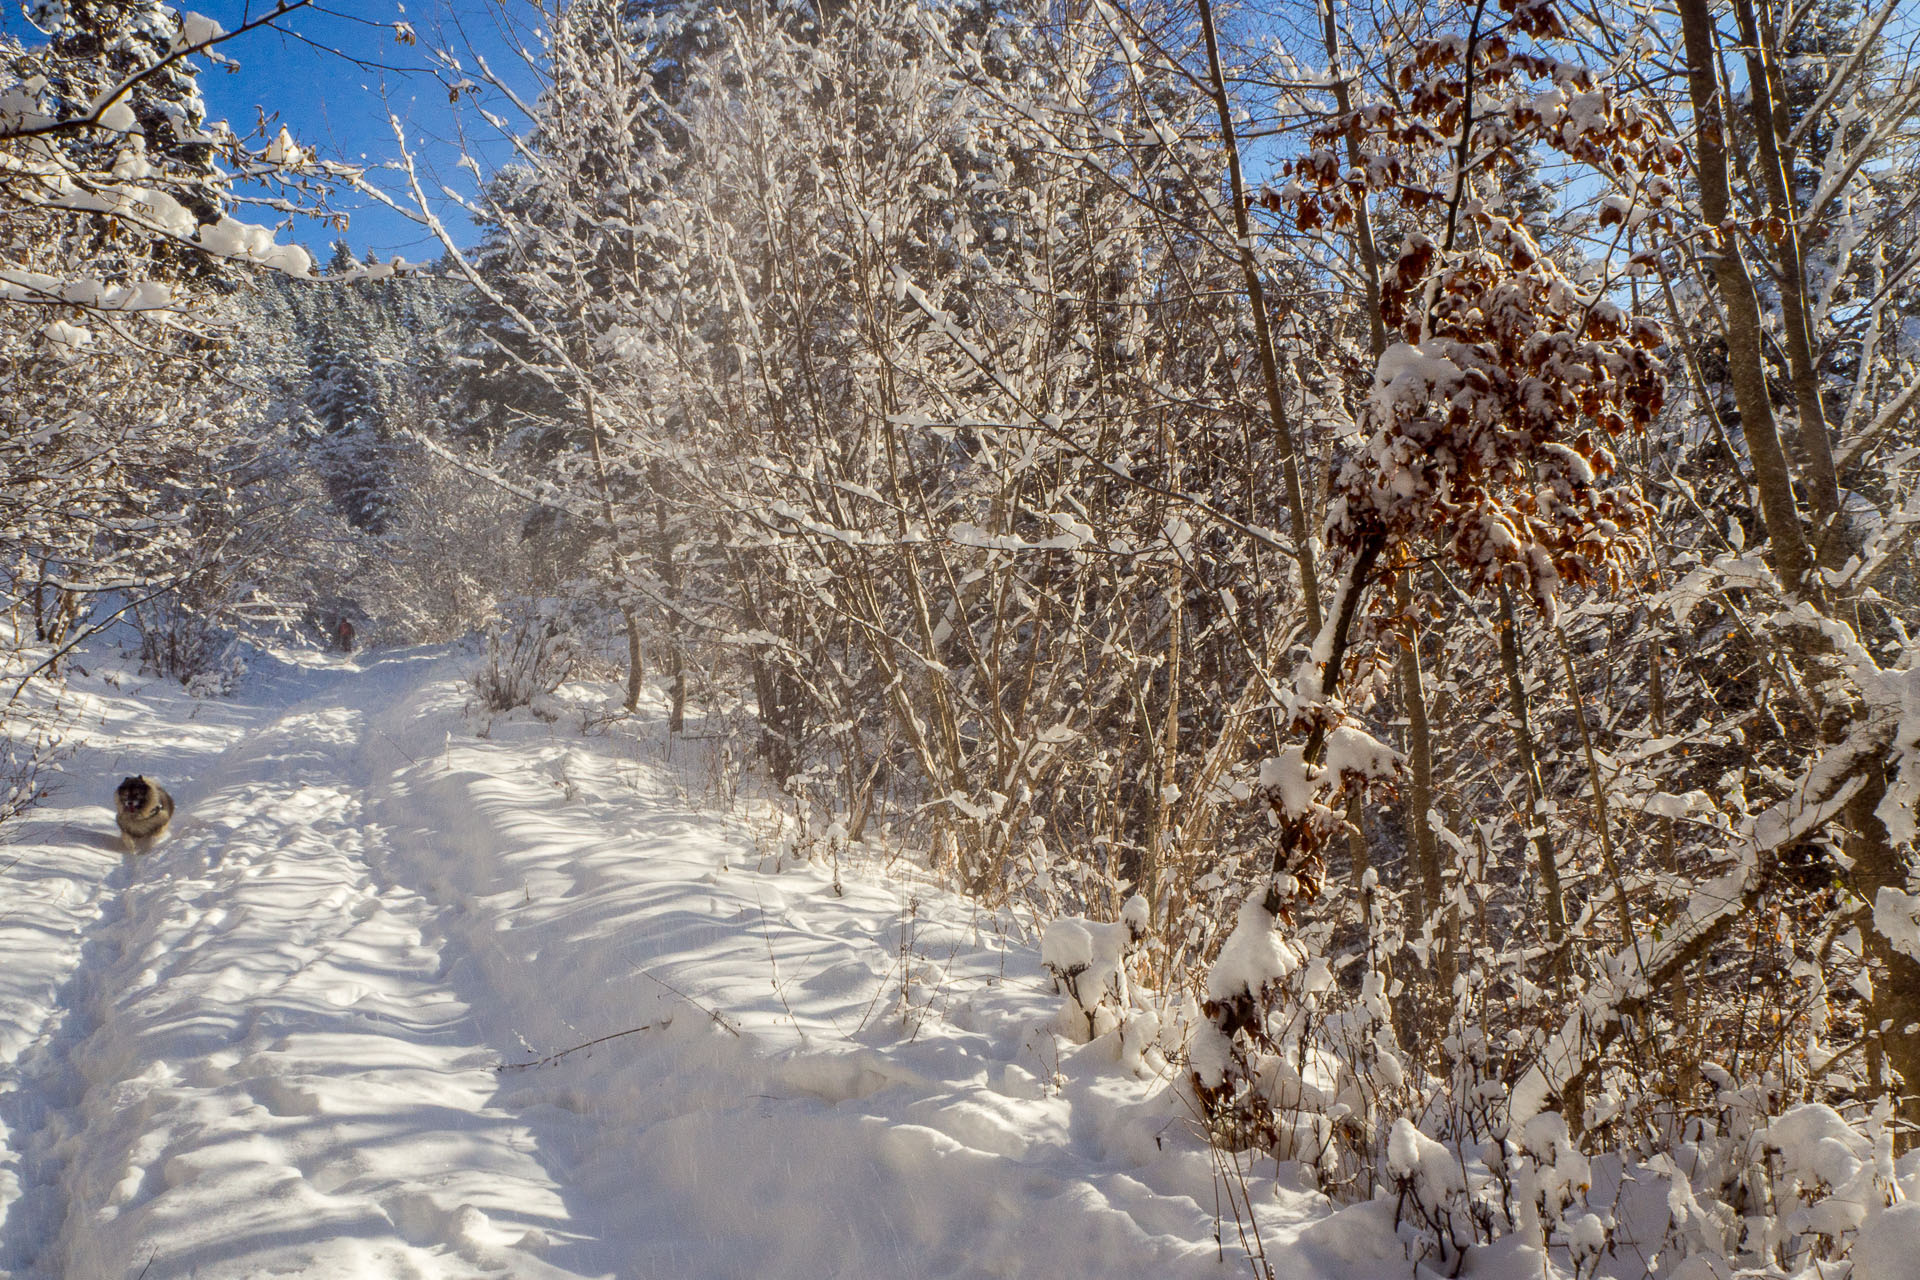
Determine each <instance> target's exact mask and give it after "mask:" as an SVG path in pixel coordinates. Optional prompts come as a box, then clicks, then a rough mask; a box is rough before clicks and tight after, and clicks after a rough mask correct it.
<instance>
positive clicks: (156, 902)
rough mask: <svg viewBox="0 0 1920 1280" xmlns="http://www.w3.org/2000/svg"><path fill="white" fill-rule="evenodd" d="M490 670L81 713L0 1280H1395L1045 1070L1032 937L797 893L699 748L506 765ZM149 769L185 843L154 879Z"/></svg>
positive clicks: (263, 688)
mask: <svg viewBox="0 0 1920 1280" xmlns="http://www.w3.org/2000/svg"><path fill="white" fill-rule="evenodd" d="M469 664H470V659H463V658H462V657H461V656H459V655H458V654H457V653H453V652H450V651H447V650H412V651H400V652H391V653H380V654H373V655H368V656H366V657H364V658H362V659H361V660H359V661H357V662H355V661H340V660H326V659H319V658H315V657H312V656H304V655H286V656H285V659H284V661H282V662H281V663H280V664H279V665H271V664H259V665H257V666H256V668H255V671H254V673H253V674H252V675H251V676H249V677H248V680H247V683H246V685H245V686H244V687H243V688H242V690H241V691H240V693H239V694H238V695H237V696H236V697H235V698H233V699H225V700H196V699H193V698H189V697H187V696H185V695H184V694H182V693H180V692H179V691H178V686H177V685H172V684H170V683H169V682H163V681H153V682H145V681H138V680H135V679H133V678H131V677H128V678H125V679H122V678H121V677H119V676H117V675H115V676H112V677H110V678H102V676H101V674H100V669H96V670H95V672H94V673H93V674H90V675H88V676H85V677H80V676H76V677H75V679H74V683H73V691H74V693H75V695H76V696H79V697H81V698H83V699H84V703H85V711H86V717H85V720H86V723H87V724H88V725H89V726H90V729H89V734H88V741H87V744H86V746H85V747H84V749H82V750H81V751H80V752H79V753H78V754H76V755H75V756H73V757H72V758H70V759H69V760H68V761H66V762H65V764H64V766H63V768H62V770H61V773H62V776H61V778H60V779H59V781H58V786H59V789H58V791H57V794H56V795H55V797H54V798H53V799H52V801H51V802H49V803H48V804H46V805H44V806H43V807H41V808H40V809H38V810H37V811H36V812H35V813H34V814H33V816H32V817H31V819H30V820H29V821H28V822H27V823H25V824H24V825H23V827H22V828H21V829H20V831H19V832H18V837H19V839H18V841H17V844H16V846H15V847H13V848H12V849H10V850H9V851H8V855H7V856H8V858H14V857H16V856H17V861H16V862H14V863H13V865H11V866H10V867H9V868H8V870H7V872H6V874H7V879H8V883H7V896H6V898H5V909H4V912H0V954H4V955H5V956H6V964H5V966H4V968H0V1137H3V1138H4V1143H3V1144H0V1221H3V1222H4V1229H3V1233H0V1275H6V1276H11V1277H16V1278H18V1280H27V1278H28V1277H33V1278H35V1280H50V1278H52V1277H59V1276H68V1277H90V1278H91V1277H120V1276H136V1275H139V1276H145V1277H147V1278H148V1280H164V1278H166V1277H185V1276H196V1277H202V1278H211V1277H255V1276H263V1275H290V1276H301V1277H312V1278H316V1280H317V1278H320V1277H343V1276H367V1277H373V1276H429V1277H440V1276H466V1275H480V1274H494V1275H501V1274H504V1275H511V1276H526V1277H548V1276H574V1275H581V1276H623V1277H655V1276H657V1277H682V1276H684V1277H708V1276H711V1277H723V1276H725V1277H733V1276H742V1277H744V1276H785V1277H796V1278H799V1277H816V1276H817V1277H826V1276H847V1277H888V1278H889V1280H891V1278H894V1277H920V1276H927V1277H933V1276H953V1277H960V1276H1044V1277H1049V1278H1050V1280H1064V1278H1065V1277H1073V1276H1118V1275H1153V1276H1229V1275H1246V1274H1250V1272H1251V1264H1250V1262H1249V1258H1248V1246H1249V1245H1253V1235H1252V1233H1251V1232H1250V1231H1247V1232H1246V1233H1245V1234H1244V1236H1243V1227H1242V1226H1241V1225H1239V1224H1237V1223H1236V1221H1235V1218H1234V1216H1233V1214H1232V1212H1231V1210H1230V1209H1229V1208H1227V1207H1226V1206H1227V1205H1228V1204H1229V1202H1230V1200H1232V1199H1239V1198H1241V1197H1243V1196H1246V1195H1251V1197H1252V1199H1253V1201H1254V1203H1255V1204H1256V1205H1257V1206H1258V1225H1259V1233H1258V1235H1259V1239H1260V1240H1261V1241H1263V1242H1264V1248H1265V1250H1266V1251H1267V1253H1268V1254H1269V1255H1270V1256H1271V1257H1272V1258H1273V1259H1274V1260H1275V1262H1276V1266H1277V1269H1278V1271H1279V1273H1280V1274H1282V1275H1286V1276H1294V1277H1312V1276H1320V1275H1325V1276H1364V1275H1381V1276H1404V1275H1405V1274H1407V1263H1406V1262H1405V1261H1404V1257H1405V1255H1404V1252H1403V1251H1402V1249H1401V1248H1400V1246H1399V1245H1398V1244H1397V1243H1396V1241H1395V1240H1394V1238H1393V1236H1392V1231H1391V1226H1390V1225H1389V1224H1390V1221H1391V1219H1390V1216H1387V1215H1385V1214H1383V1213H1381V1212H1377V1210H1383V1209H1386V1208H1388V1207H1389V1206H1387V1205H1385V1204H1379V1205H1374V1206H1362V1207H1360V1208H1358V1209H1349V1210H1347V1211H1346V1212H1345V1213H1344V1214H1342V1215H1340V1216H1339V1217H1338V1218H1332V1219H1330V1218H1329V1217H1328V1213H1329V1206H1328V1205H1327V1202H1326V1201H1325V1200H1324V1199H1323V1198H1321V1197H1320V1196H1318V1195H1317V1194H1313V1193H1310V1192H1306V1191H1300V1190H1293V1189H1290V1188H1291V1187H1292V1186H1293V1185H1294V1180H1293V1179H1291V1178H1290V1177H1289V1178H1286V1179H1285V1181H1286V1186H1285V1187H1281V1186H1276V1185H1275V1184H1274V1183H1273V1182H1272V1181H1271V1175H1273V1174H1274V1173H1275V1172H1276V1166H1275V1165H1274V1164H1273V1162H1272V1161H1270V1160H1264V1161H1262V1162H1261V1165H1260V1169H1259V1174H1260V1177H1258V1178H1257V1179H1256V1180H1254V1181H1253V1182H1252V1183H1251V1184H1248V1183H1245V1182H1242V1181H1241V1180H1240V1179H1238V1178H1233V1179H1226V1178H1223V1177H1222V1165H1221V1164H1220V1161H1221V1160H1222V1159H1223V1157H1219V1156H1217V1155H1215V1154H1213V1153H1210V1152H1209V1149H1208V1148H1207V1147H1206V1146H1205V1145H1204V1144H1203V1143H1202V1142H1201V1141H1200V1140H1199V1138H1198V1137H1197V1136H1196V1133H1195V1130H1194V1126H1193V1124H1192V1123H1191V1119H1190V1116H1189V1114H1188V1112H1187V1109H1186V1107H1185V1106H1184V1105H1183V1104H1182V1103H1181V1102H1180V1101H1179V1100H1178V1097H1177V1095H1176V1093H1175V1092H1174V1091H1171V1090H1169V1089H1167V1088H1165V1087H1164V1086H1163V1084H1162V1083H1161V1082H1160V1081H1158V1080H1156V1079H1153V1078H1151V1077H1149V1078H1140V1077H1138V1076H1136V1074H1135V1073H1134V1072H1133V1071H1132V1070H1129V1069H1127V1068H1126V1067H1124V1066H1123V1065H1122V1064H1121V1062H1120V1061H1119V1055H1118V1053H1117V1050H1116V1046H1115V1040H1114V1037H1111V1036H1110V1037H1107V1038H1105V1039H1103V1040H1100V1041H1096V1042H1094V1043H1093V1044H1091V1045H1087V1046H1075V1045H1073V1044H1072V1043H1071V1041H1070V1040H1068V1039H1066V1038H1064V1037H1062V1036H1060V1035H1058V1034H1056V1028H1057V1021H1056V1020H1057V1018H1058V1015H1059V1010H1060V1007H1061V999H1060V997H1059V996H1057V995H1055V994H1054V992H1053V990H1052V984H1051V982H1050V980H1049V979H1048V977H1047V976H1046V974H1045V973H1044V971H1043V970H1042V969H1041V968H1040V965H1039V948H1038V942H1037V939H1035V938H1034V937H1033V936H1031V934H1030V932H1028V931H1026V930H1023V929H1022V928H1021V927H1020V926H1019V925H1018V924H1017V922H1015V921H1013V920H1012V919H1010V918H1005V917H996V916H994V915H992V914H990V913H988V912H987V911H985V910H984V909H982V908H981V907H979V906H978V905H976V904H973V903H971V902H969V901H966V900H964V899H961V898H959V897H956V896H953V895H951V894H948V893H946V892H943V891H942V890H940V889H939V888H938V887H936V886H935V885H933V884H931V883H929V882H928V881H927V880H926V878H925V876H924V874H923V873H917V872H912V871H910V870H909V869H907V868H905V867H904V865H903V864H897V865H896V866H895V867H894V868H893V869H892V871H890V872H889V871H888V870H886V869H885V868H882V867H879V866H875V865H868V864H866V863H858V864H856V863H855V862H853V861H852V860H849V861H848V863H847V865H845V866H844V867H843V868H842V871H841V874H840V883H839V885H838V886H836V884H835V874H834V871H833V869H832V868H831V867H830V866H823V865H814V864H812V863H808V862H804V861H802V862H799V863H795V862H793V861H792V860H791V858H790V857H789V858H781V857H778V856H777V848H778V845H777V842H776V841H774V840H772V839H771V838H770V834H769V832H768V830H767V829H766V828H765V827H764V825H763V826H762V827H760V828H756V827H755V826H754V825H752V824H750V823H748V822H746V821H744V820H741V819H734V818H729V817H724V816H716V814H715V813H713V812H710V811H709V809H708V807H706V806H707V805H708V803H709V801H710V797H709V796H707V795H704V794H703V786H702V781H701V774H702V763H701V758H700V757H699V756H698V755H697V754H696V749H697V747H698V745H699V744H697V743H692V742H684V741H683V742H679V743H676V745H675V746H674V748H673V753H674V758H673V759H671V760H668V759H666V758H664V757H665V754H666V753H665V752H664V750H663V747H664V741H665V735H664V732H652V731H649V730H648V729H646V728H645V727H643V728H642V729H641V730H640V731H639V733H638V734H637V736H636V734H635V733H634V732H633V731H630V730H628V731H621V730H616V731H614V732H612V733H601V734H599V735H597V736H595V735H584V734H582V733H581V732H580V731H579V728H578V725H579V717H578V715H573V716H569V717H563V719H562V721H561V722H560V723H559V724H557V725H553V726H550V725H548V724H546V723H543V722H540V721H537V720H533V719H520V720H502V721H500V722H497V723H495V724H494V725H493V726H492V727H491V731H490V734H489V736H488V737H486V738H480V737H476V736H474V734H473V733H472V732H471V731H470V727H469V725H468V724H467V723H466V721H465V720H464V718H463V716H462V702H463V697H464V689H463V687H462V685H461V684H460V681H459V677H460V676H461V675H462V674H463V673H464V671H465V669H466V666H467V665H469ZM568 692H575V691H574V690H569V691H568ZM579 696H580V697H581V698H583V699H588V700H595V699H597V698H598V697H599V696H600V695H599V694H598V692H593V693H589V692H586V691H579ZM569 722H571V727H569ZM130 772H147V773H150V774H152V775H154V776H155V777H156V778H158V779H160V780H162V781H163V782H165V783H166V784H167V785H168V786H169V787H170V788H172V790H173V793H174V795H175V797H176V798H177V800H178V802H179V805H180V814H179V817H178V818H177V820H176V822H175V825H174V829H173V832H172V833H171V835H170V836H169V837H168V838H166V839H165V840H164V841H163V842H162V843H161V844H160V845H159V846H158V847H157V848H156V849H155V850H154V851H153V852H152V853H150V854H148V855H146V856H144V857H141V858H139V859H137V860H133V861H128V860H123V859H122V857H121V855H120V853H119V850H118V845H117V840H116V838H115V837H114V834H113V828H112V818H111V814H110V810H109V808H108V806H107V803H106V801H107V798H108V795H109V792H110V791H111V788H112V786H113V784H114V783H115V782H117V781H118V779H119V778H120V777H121V776H122V775H124V774H126V773H130ZM596 1040H599V1041H601V1043H599V1044H598V1045H596V1046H595V1047H592V1048H586V1049H578V1050H577V1051H574V1052H571V1053H565V1054H564V1056H559V1055H561V1054H562V1052H563V1051H565V1050H568V1049H571V1048H573V1047H574V1046H579V1045H582V1044H586V1043H588V1042H593V1041H596ZM540 1059H548V1060H547V1061H544V1062H538V1061H536V1060H540ZM526 1063H535V1065H530V1066H522V1065H521V1064H526ZM1290 1168H1291V1167H1290V1166H1281V1167H1280V1170H1279V1171H1280V1172H1281V1173H1283V1175H1284V1174H1285V1173H1286V1172H1287V1171H1288V1170H1289V1169H1290ZM1216 1232H1219V1233H1220V1236H1221V1238H1222V1239H1223V1241H1224V1243H1223V1244H1217V1243H1216ZM1253 1247H1254V1248H1255V1249H1256V1250H1257V1249H1258V1248H1259V1246H1258V1245H1253Z"/></svg>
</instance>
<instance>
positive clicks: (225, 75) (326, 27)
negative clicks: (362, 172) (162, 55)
mask: <svg viewBox="0 0 1920 1280" xmlns="http://www.w3.org/2000/svg"><path fill="white" fill-rule="evenodd" d="M178 7H180V8H183V9H192V10H194V11H196V12H199V13H203V14H205V15H206V16H208V17H210V18H213V19H214V20H216V21H217V22H219V23H220V24H221V26H223V27H225V28H226V29H228V30H232V29H234V28H236V27H238V26H240V25H241V24H242V23H244V22H245V21H246V19H247V16H248V14H249V13H252V14H254V15H257V14H259V13H260V12H261V11H262V8H263V5H262V4H261V3H260V2H259V0H253V3H251V4H248V3H246V0H198V2H197V3H196V2H189V3H186V4H181V5H179V6H178ZM522 15H524V16H522ZM537 19H538V14H537V11H536V10H534V9H533V7H532V6H531V5H529V4H527V3H525V2H524V0H505V2H504V3H494V2H492V0H420V2H418V3H414V4H411V5H409V4H405V3H401V2H399V0H327V2H326V3H323V4H318V5H313V6H310V7H308V8H306V9H302V10H299V11H297V12H295V13H293V14H291V15H289V16H288V17H287V18H285V19H283V20H282V24H281V25H282V26H283V27H284V30H283V31H282V30H269V29H265V28H262V29H257V30H254V31H250V32H248V33H246V34H245V35H242V36H239V37H237V38H236V39H234V40H232V41H229V42H228V43H226V44H225V45H223V46H222V51H223V52H224V53H226V54H227V55H228V56H229V57H231V58H232V59H233V60H234V61H235V62H237V63H238V64H239V67H238V69H237V70H234V71H228V70H225V69H223V68H221V67H217V66H207V65H204V64H203V66H202V70H201V74H200V83H201V87H202V92H203V94H204V95H205V97H206V99H207V106H208V110H209V112H210V113H211V114H212V115H213V116H215V117H224V118H225V119H227V120H229V121H231V122H232V123H233V125H234V127H235V128H236V129H238V130H239V131H240V132H241V133H243V134H245V133H247V132H248V131H249V130H250V129H251V128H252V126H253V125H254V123H255V122H256V120H257V119H258V118H259V117H260V116H261V114H262V113H265V114H266V115H268V116H270V117H272V116H277V117H278V120H279V122H281V123H284V124H285V125H286V126H287V127H288V129H289V130H290V131H291V132H292V134H293V136H294V137H295V138H296V139H297V140H298V141H300V142H301V143H303V144H305V145H307V146H311V147H316V148H318V150H319V152H320V154H321V155H322V156H324V157H327V158H329V159H338V160H346V161H349V162H351V163H355V164H362V165H369V166H374V165H379V164H380V163H382V162H385V161H389V160H391V159H392V158H393V157H394V156H395V154H396V147H395V144H394V139H393V133H392V131H391V129H390V127H389V126H388V123H387V117H388V114H389V113H390V112H391V113H392V114H393V115H395V116H398V117H399V118H400V120H401V121H402V122H403V123H404V124H405V126H406V133H407V141H408V145H409V146H410V147H412V148H414V149H415V150H416V151H417V152H418V154H419V157H420V161H421V166H422V177H423V178H425V179H428V181H427V182H426V183H425V185H426V186H427V188H428V190H430V191H435V190H437V188H438V184H439V183H446V184H447V185H449V186H452V187H454V188H456V189H460V190H468V191H470V190H472V187H473V175H472V174H471V173H468V172H465V171H462V170H461V169H459V168H458V167H457V162H458V160H459V147H458V145H457V142H456V140H457V139H458V137H459V136H460V133H461V128H460V125H461V123H462V119H463V118H464V119H465V120H466V122H467V123H469V124H470V125H478V128H479V132H480V134H481V135H482V136H485V135H488V134H490V133H491V131H490V130H488V129H487V128H486V127H485V126H484V125H479V124H478V121H477V120H475V119H473V111H472V107H471V105H468V106H464V107H462V108H461V109H460V110H459V111H458V112H457V113H456V110H455V108H453V107H452V106H450V104H449V103H448V101H447V90H446V87H445V85H444V84H443V83H442V81H441V79H439V78H436V77H435V76H434V75H433V74H432V71H431V67H430V58H429V49H430V47H436V46H437V47H442V48H451V49H454V50H457V51H459V55H460V57H461V60H462V62H463V64H464V65H465V66H466V67H468V68H469V69H470V68H471V67H472V65H473V58H472V57H471V54H470V53H469V52H468V51H469V50H471V49H476V48H477V49H478V50H480V52H481V53H482V54H483V56H485V57H486V59H487V62H488V64H489V65H490V66H491V67H492V68H493V69H494V70H495V71H496V72H499V73H501V74H503V75H509V76H510V78H511V79H512V80H513V81H514V82H515V83H516V87H518V88H520V89H522V90H523V91H532V86H533V80H534V77H533V76H532V74H531V73H530V72H528V71H527V70H526V69H525V68H524V67H523V66H522V65H520V59H519V57H518V55H517V54H516V53H514V52H513V50H512V47H511V45H510V43H509V40H508V38H507V37H506V36H505V35H504V34H503V29H502V24H503V22H506V23H524V22H527V21H529V20H531V21H537ZM397 22H408V23H411V24H412V25H413V27H414V28H415V30H416V31H417V33H418V36H419V43H418V44H417V45H412V46H408V45H405V44H402V43H400V42H399V41H398V40H396V38H395V33H394V28H393V24H395V23H397ZM0 27H4V30H5V31H6V32H7V33H9V34H11V35H13V36H15V37H17V38H18V39H20V40H21V41H22V42H23V43H25V44H27V45H28V46H29V47H31V46H32V45H34V44H37V43H40V42H41V41H42V40H44V37H42V36H41V35H40V33H39V32H37V31H36V30H34V29H33V27H31V26H30V25H28V23H27V22H26V20H25V19H24V18H23V17H22V16H21V12H20V9H19V7H18V5H17V3H15V2H14V0H6V9H5V14H4V18H0ZM488 105H490V106H492V107H493V108H494V109H495V110H496V111H498V112H499V113H500V114H501V115H503V116H507V117H508V118H509V119H511V118H512V113H511V112H509V111H507V110H506V109H504V108H503V107H502V106H501V105H500V104H498V103H489V104H488ZM504 149H505V148H504V145H503V144H502V143H500V142H498V141H497V140H492V142H491V145H481V146H479V147H478V148H477V156H476V159H477V160H478V162H479V163H480V165H481V167H482V168H483V169H490V168H491V167H492V165H493V164H495V163H497V162H498V161H499V160H500V159H501V158H502V156H503V154H504ZM333 206H334V207H335V208H336V209H338V210H339V211H341V212H344V213H345V214H347V215H348V218H349V219H350V222H349V227H348V230H347V232H346V235H345V239H346V240H347V242H348V243H349V244H351V245H352V246H353V248H354V250H355V251H356V253H359V254H365V253H366V252H367V251H368V250H369V249H371V250H372V251H373V252H374V253H376V254H378V255H379V256H380V257H381V258H382V259H386V258H389V257H392V256H393V255H395V254H399V255H400V256H402V257H405V258H407V259H409V260H412V261H425V260H429V259H432V258H435V257H438V256H439V253H440V248H439V246H438V244H437V243H436V242H434V241H433V240H432V238H431V237H430V236H428V235H427V234H426V233H425V232H424V231H423V230H421V229H420V228H419V227H417V226H416V225H414V224H413V223H411V222H408V221H407V220H405V219H403V218H401V217H399V216H398V215H396V214H393V213H392V212H390V211H387V210H385V209H382V208H381V207H380V206H379V205H377V204H375V203H372V202H369V201H367V200H365V199H363V198H361V197H360V196H358V195H356V194H355V193H353V192H351V191H345V192H341V193H340V194H339V195H338V197H337V198H336V199H335V200H334V202H333ZM440 214H441V217H442V218H443V220H444V221H445V223H446V225H447V227H448V228H449V229H450V230H451V231H453V232H454V234H455V235H456V236H459V237H462V238H465V239H469V240H470V239H471V238H472V237H473V232H472V228H471V224H470V222H469V220H468V219H467V217H466V215H465V214H463V213H461V212H460V211H459V210H458V209H456V208H453V207H452V206H451V205H450V204H449V205H448V206H446V207H443V208H442V209H441V210H440ZM244 216H247V217H248V220H249V221H257V220H260V216H259V215H258V214H249V215H244ZM339 236H340V232H338V231H337V230H335V229H334V228H332V227H330V226H327V225H325V224H323V223H321V222H319V221H316V220H314V219H298V220H296V222H295V224H294V225H293V226H292V227H291V228H290V229H289V230H288V231H286V232H285V233H283V237H282V238H283V239H286V240H289V241H292V242H296V243H300V244H304V245H306V246H308V247H309V248H310V249H312V250H313V251H314V253H315V256H316V257H318V258H320V259H321V260H323V261H324V260H325V257H326V254H327V250H328V246H329V245H330V244H331V242H332V241H333V240H334V239H336V238H338V237H339Z"/></svg>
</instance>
